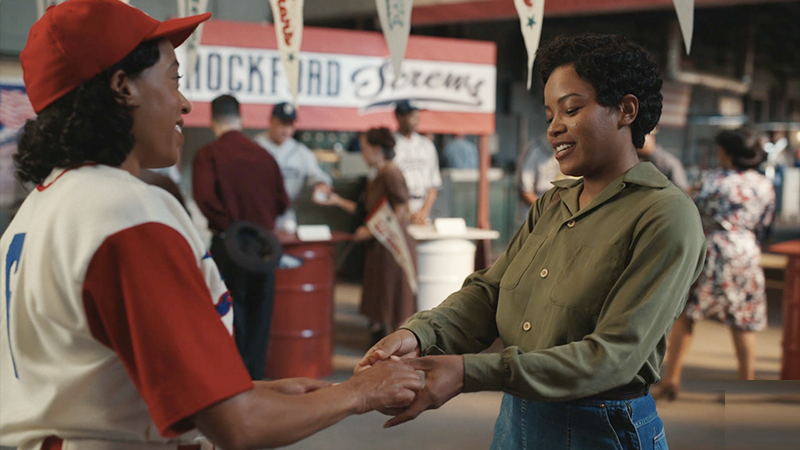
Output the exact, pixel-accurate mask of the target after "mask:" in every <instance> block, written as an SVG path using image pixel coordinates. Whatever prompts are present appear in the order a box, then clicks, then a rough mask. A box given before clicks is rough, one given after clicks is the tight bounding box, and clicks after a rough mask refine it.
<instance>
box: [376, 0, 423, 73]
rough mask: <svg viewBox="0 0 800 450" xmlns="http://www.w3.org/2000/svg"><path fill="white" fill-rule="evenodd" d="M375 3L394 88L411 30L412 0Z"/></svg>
mask: <svg viewBox="0 0 800 450" xmlns="http://www.w3.org/2000/svg"><path fill="white" fill-rule="evenodd" d="M375 4H376V5H377V6H378V18H379V19H380V21H381V29H382V30H383V36H384V37H385V38H386V45H387V46H388V47H389V54H390V55H391V56H392V69H393V70H394V79H393V80H392V88H395V87H396V86H397V80H398V79H399V78H400V73H401V70H400V69H401V66H402V64H403V58H405V55H406V46H407V45H408V35H409V33H410V32H411V8H412V7H413V6H414V0H375Z"/></svg>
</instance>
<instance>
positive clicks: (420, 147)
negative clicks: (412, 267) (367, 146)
mask: <svg viewBox="0 0 800 450" xmlns="http://www.w3.org/2000/svg"><path fill="white" fill-rule="evenodd" d="M394 116H395V118H396V119H397V125H398V127H397V132H396V133H395V134H394V140H395V142H396V144H395V146H394V150H395V157H394V163H395V165H397V167H399V168H400V171H401V172H403V177H404V178H405V179H406V185H408V193H409V194H410V195H411V198H410V199H409V201H408V210H409V212H411V222H412V223H415V224H424V223H426V222H428V220H429V217H430V213H431V209H432V208H433V204H434V203H435V202H436V197H437V195H438V194H439V188H441V187H442V176H441V174H440V173H439V155H438V154H437V153H436V147H435V146H434V145H433V142H431V140H430V139H428V138H426V137H425V136H423V135H421V134H419V133H417V127H419V119H420V117H419V108H417V107H416V106H414V105H413V104H412V103H411V102H409V101H408V100H400V101H398V102H397V104H396V105H395V109H394Z"/></svg>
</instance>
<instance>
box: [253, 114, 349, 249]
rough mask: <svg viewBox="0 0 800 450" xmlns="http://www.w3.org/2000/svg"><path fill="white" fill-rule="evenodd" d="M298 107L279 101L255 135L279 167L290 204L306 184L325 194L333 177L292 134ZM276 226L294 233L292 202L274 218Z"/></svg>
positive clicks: (294, 218) (326, 194) (316, 193)
mask: <svg viewBox="0 0 800 450" xmlns="http://www.w3.org/2000/svg"><path fill="white" fill-rule="evenodd" d="M296 120H297V110H296V109H295V108H294V106H292V105H291V104H290V103H278V104H277V105H275V106H274V107H273V108H272V114H271V115H270V118H269V129H268V130H267V131H266V132H264V133H260V134H259V135H258V136H256V137H255V141H256V142H258V144H259V145H261V146H262V147H264V148H265V149H267V150H268V151H269V152H270V153H271V154H272V156H273V157H275V160H276V161H278V166H279V167H280V168H281V174H282V175H283V182H284V185H285V186H286V193H287V194H289V200H290V201H291V205H294V202H295V201H297V197H298V196H300V192H301V191H302V190H303V187H305V185H306V184H312V185H314V194H313V195H321V196H323V197H327V196H328V194H330V192H331V185H332V184H333V181H332V180H331V177H330V175H328V174H327V173H325V172H324V171H323V170H322V168H321V167H320V166H319V161H318V160H317V157H316V156H314V153H312V152H311V150H309V149H308V147H306V146H305V145H304V144H302V143H300V142H298V141H297V140H296V139H295V138H293V137H292V136H293V135H294V132H295V127H294V123H295V121H296ZM276 228H278V229H279V230H285V231H287V232H289V233H294V232H295V230H296V229H297V211H295V210H294V208H292V207H291V206H290V207H289V209H287V210H286V212H284V213H283V214H282V215H281V216H280V217H279V218H278V221H277V224H276Z"/></svg>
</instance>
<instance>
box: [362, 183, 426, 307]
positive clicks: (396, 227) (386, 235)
mask: <svg viewBox="0 0 800 450" xmlns="http://www.w3.org/2000/svg"><path fill="white" fill-rule="evenodd" d="M367 228H369V231H370V232H371V233H372V236H373V237H375V239H377V240H378V242H380V243H381V245H383V246H384V247H386V249H387V250H389V252H390V253H391V254H392V256H393V257H394V260H395V261H396V262H397V264H398V265H399V266H400V268H401V269H403V272H405V274H406V278H408V284H409V285H410V286H411V290H412V291H413V292H414V294H416V293H417V270H416V268H415V267H414V261H413V260H412V259H411V251H410V250H409V249H408V242H407V241H406V235H405V233H404V232H403V226H402V225H401V224H400V222H399V221H398V220H397V216H395V215H394V211H393V210H392V207H391V206H389V202H388V201H387V200H386V198H384V199H383V200H381V202H380V203H379V204H378V206H377V207H376V208H375V210H374V211H372V212H371V213H370V215H369V216H368V217H367Z"/></svg>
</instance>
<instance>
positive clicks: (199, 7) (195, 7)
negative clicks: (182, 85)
mask: <svg viewBox="0 0 800 450" xmlns="http://www.w3.org/2000/svg"><path fill="white" fill-rule="evenodd" d="M207 10H208V0H178V16H180V17H187V16H194V15H197V14H203V13H204V12H206V11H207ZM202 35H203V24H202V23H201V24H200V25H198V26H197V28H196V29H195V30H194V33H192V35H191V36H189V38H188V39H186V42H185V45H186V69H184V73H185V74H186V86H187V88H188V89H191V88H192V77H193V76H194V74H195V68H196V67H197V49H198V47H200V37H201V36H202Z"/></svg>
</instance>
